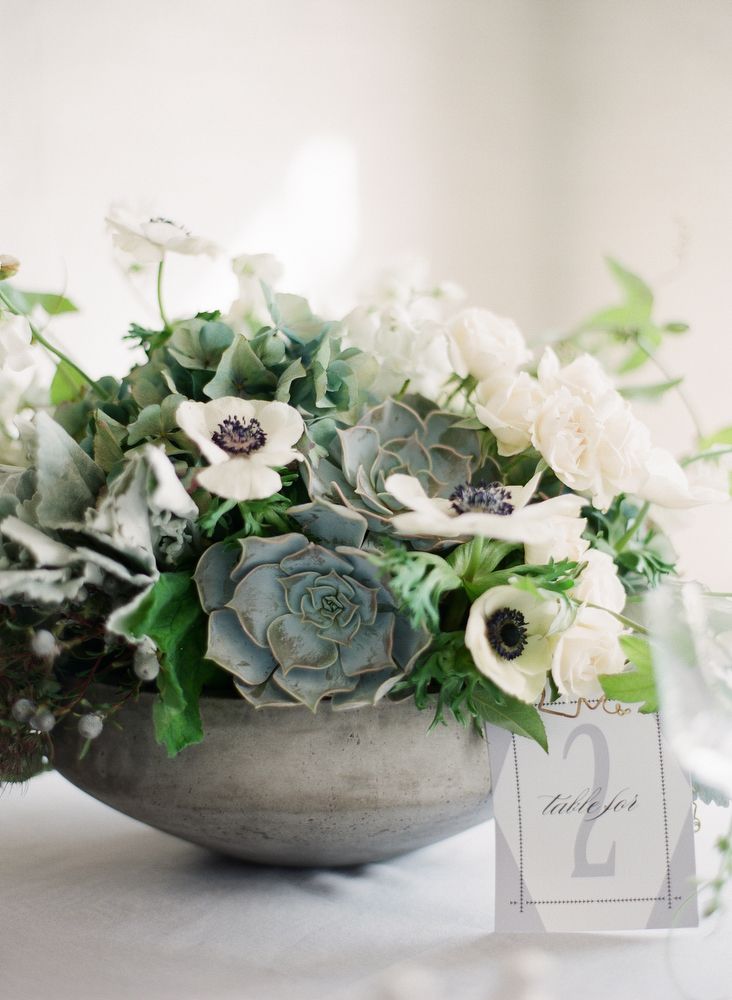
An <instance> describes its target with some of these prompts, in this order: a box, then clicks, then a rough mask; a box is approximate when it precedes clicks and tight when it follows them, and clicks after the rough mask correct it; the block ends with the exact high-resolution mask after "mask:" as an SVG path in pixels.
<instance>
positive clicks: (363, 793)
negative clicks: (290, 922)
mask: <svg viewBox="0 0 732 1000" xmlns="http://www.w3.org/2000/svg"><path fill="white" fill-rule="evenodd" d="M153 701H154V695H153V694H142V695H141V697H140V699H139V701H138V702H137V703H134V704H129V705H128V706H126V707H125V708H124V709H123V710H122V711H121V712H120V713H119V715H118V716H117V720H118V721H119V723H121V725H122V729H121V730H120V729H116V728H115V727H114V726H112V725H108V726H106V727H105V729H104V732H103V733H102V735H101V736H100V737H99V738H98V739H97V740H95V742H94V744H93V745H92V747H91V749H90V751H89V753H88V755H87V756H86V757H85V758H84V759H83V760H79V759H78V758H79V749H80V738H79V736H78V735H77V733H76V731H75V728H74V727H73V726H72V725H69V726H66V727H63V726H59V729H58V731H57V732H55V733H54V744H55V766H56V768H57V770H58V771H59V772H60V773H61V774H62V775H64V777H65V778H67V779H68V780H69V781H71V782H72V783H73V784H74V785H76V786H77V787H78V788H81V789H82V790H83V791H85V792H88V793H89V794H90V795H93V796H94V797H95V798H97V799H99V800H101V801H102V802H105V803H106V804H107V805H110V806H112V807H113V808H115V809H118V810H119V811H120V812H123V813H125V814H126V815H128V816H132V817H133V818H134V819H137V820H141V821H142V822H143V823H147V824H149V825H150V826H154V827H156V828H157V829H159V830H165V831H166V832H167V833H172V834H174V835H175V836H177V837H182V838H183V839H184V840H189V841H192V842H193V843H195V844H201V845H202V846H204V847H208V848H212V849H214V850H216V851H221V852H222V853H224V854H229V855H232V856H234V857H237V858H242V859H244V860H246V861H254V862H259V863H262V864H273V865H292V866H313V867H316V866H317V867H320V866H324V867H331V866H333V867H334V866H341V865H356V864H363V863H367V862H371V861H380V860H383V859H386V858H390V857H394V856H395V855H398V854H402V853H404V852H406V851H411V850H414V849H415V848H418V847H423V846H424V845H426V844H430V843H432V842H434V841H437V840H441V839H442V838H443V837H449V836H451V835H452V834H456V833H459V832H461V831H462V830H466V829H468V827H471V826H474V825H475V824H477V823H480V822H482V821H483V820H486V819H488V818H489V817H490V773H489V766H488V752H487V746H486V743H485V742H484V740H482V739H481V738H480V737H479V736H478V735H477V734H476V733H474V732H471V731H468V730H465V729H463V727H462V726H460V725H458V724H457V723H456V722H451V723H450V724H449V725H448V726H438V727H437V728H436V729H434V730H433V731H432V732H431V733H428V732H427V729H428V726H429V723H430V721H431V717H432V716H431V713H430V712H429V711H425V712H421V711H419V709H417V708H416V706H415V705H414V704H413V703H412V702H411V701H404V702H398V703H394V702H388V701H382V702H380V703H379V704H378V705H377V706H376V707H375V708H362V709H355V710H352V711H345V712H344V711H340V712H333V711H332V710H331V709H330V707H329V705H327V704H324V705H321V707H320V708H319V710H318V713H317V715H312V714H311V713H310V712H309V711H308V709H306V708H302V709H301V708H291V709H263V710H259V711H256V710H255V709H253V708H251V707H250V706H249V705H247V704H246V702H244V701H240V700H236V699H230V698H208V697H204V698H203V699H202V702H201V710H202V715H203V722H204V729H205V733H206V736H205V739H204V741H203V743H200V744H198V745H197V746H192V747H189V748H187V749H186V750H184V751H183V752H182V753H181V754H179V755H178V756H177V757H175V758H173V759H170V758H168V756H167V754H166V753H165V751H164V750H163V748H162V747H160V746H158V745H157V744H156V743H155V739H154V735H153V726H152V718H151V714H152V705H153Z"/></svg>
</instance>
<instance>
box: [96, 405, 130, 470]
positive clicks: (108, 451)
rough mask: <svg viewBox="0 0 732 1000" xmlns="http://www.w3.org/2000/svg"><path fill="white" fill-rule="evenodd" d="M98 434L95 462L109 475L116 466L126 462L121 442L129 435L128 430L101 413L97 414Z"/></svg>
mask: <svg viewBox="0 0 732 1000" xmlns="http://www.w3.org/2000/svg"><path fill="white" fill-rule="evenodd" d="M95 423H96V433H95V434H94V461H95V462H96V463H97V465H98V466H99V467H100V468H101V469H104V471H105V472H107V473H109V472H111V471H112V469H114V468H115V466H117V465H119V464H120V463H121V462H123V461H124V457H125V456H124V452H123V451H122V448H121V442H122V441H123V440H124V437H125V435H126V434H127V428H126V427H123V426H122V425H121V424H119V423H117V421H116V420H112V418H111V417H106V418H105V417H104V416H103V415H102V414H101V412H100V411H97V414H96V419H95Z"/></svg>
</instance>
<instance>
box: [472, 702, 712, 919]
mask: <svg viewBox="0 0 732 1000" xmlns="http://www.w3.org/2000/svg"><path fill="white" fill-rule="evenodd" d="M542 717H543V719H544V722H545V724H546V730H547V736H548V738H549V753H548V754H546V753H545V752H544V751H543V750H542V749H541V748H540V747H539V746H538V745H537V744H536V743H534V742H532V741H529V740H528V739H525V738H522V737H520V736H514V735H512V734H511V733H509V732H507V731H506V730H504V729H498V728H496V727H494V726H487V727H486V732H487V737H488V741H489V749H490V760H491V773H492V780H493V802H494V808H495V817H496V823H495V826H496V851H495V857H496V931H588V930H622V929H626V930H630V929H634V928H651V927H671V926H674V927H689V926H695V925H696V924H697V922H698V917H697V908H696V900H695V899H693V898H692V899H691V900H690V901H689V896H690V895H691V894H692V893H693V888H694V887H693V882H692V878H693V876H694V871H695V864H694V827H693V820H692V802H691V789H690V785H689V781H688V779H687V777H686V776H685V775H684V773H683V772H682V771H681V769H680V768H679V766H678V764H677V763H676V761H675V760H674V758H673V756H672V755H671V752H670V751H669V750H668V748H667V747H666V744H665V742H664V739H663V735H662V732H661V724H660V721H659V718H658V715H657V714H655V715H642V714H640V713H639V712H638V711H637V709H636V708H635V707H633V706H624V707H623V706H619V705H617V704H616V703H612V705H608V704H606V703H605V702H601V703H600V704H597V703H590V704H589V705H588V703H586V702H583V701H580V702H570V701H560V702H555V703H554V704H553V705H550V706H545V707H544V708H543V710H542ZM682 904H683V905H682Z"/></svg>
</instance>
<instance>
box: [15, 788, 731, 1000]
mask: <svg viewBox="0 0 732 1000" xmlns="http://www.w3.org/2000/svg"><path fill="white" fill-rule="evenodd" d="M702 818H703V824H702V831H701V833H700V834H699V835H698V838H697V850H698V854H699V856H700V865H699V867H700V869H701V871H702V872H706V873H710V872H711V869H712V864H713V860H714V859H713V856H712V850H711V843H712V841H713V838H714V836H715V834H716V833H717V832H719V830H721V829H722V825H723V823H725V822H726V816H725V814H724V812H723V811H722V810H714V809H708V810H705V811H704V812H703V814H702ZM491 835H492V828H491V824H485V825H484V826H481V827H477V828H476V829H474V830H471V831H469V832H467V833H464V834H461V835H460V836H459V837H454V838H452V839H451V840H448V841H443V842H442V843H441V844H436V845H434V846H432V847H430V848H427V849H425V850H422V851H418V852H415V853H413V854H411V855H407V856H405V857H403V858H400V859H398V860H396V861H391V862H388V863H383V864H377V865H369V866H367V867H364V868H361V869H357V870H351V871H306V870H298V871H291V870H289V871H288V870H285V869H270V868H261V867H256V866H248V865H243V864H241V863H236V862H233V861H229V860H226V859H224V858H221V857H218V856H216V855H213V854H210V853H208V852H207V851H204V850H202V849H199V848H197V847H193V846H191V845H189V844H186V843H184V842H182V841H179V840H176V839H174V838H173V837H169V836H167V835H165V834H163V833H158V832H157V831H155V830H151V829H149V828H147V827H145V826H142V825H141V824H139V823H137V822H135V821H133V820H130V819H127V818H126V817H125V816H121V815H119V814H117V813H115V812H113V811H112V810H111V809H108V808H107V807H105V806H103V805H101V804H99V803H97V802H95V801H94V800H92V799H90V798H88V797H87V796H85V795H83V794H82V793H81V792H79V791H77V790H76V789H75V788H73V787H72V786H71V785H69V784H67V783H66V782H65V781H64V780H63V779H62V778H61V777H60V776H58V775H55V774H51V775H44V776H43V777H41V778H39V779H36V780H35V781H33V782H32V783H31V784H30V786H28V787H26V788H25V789H23V790H20V789H15V788H14V789H6V790H5V791H4V792H3V794H2V796H0V997H1V998H2V1000H51V998H53V1000H65V998H67V997H68V998H71V997H75V998H77V1000H123V998H124V1000H133V998H134V1000H234V998H236V1000H281V998H286V1000H330V998H339V1000H340V998H344V1000H379V998H380V1000H433V998H434V1000H445V998H448V997H449V998H450V1000H488V998H493V997H495V998H498V997H500V998H501V1000H521V998H525V1000H529V997H530V998H531V1000H560V998H561V1000H575V998H580V997H582V998H588V1000H590V998H591V1000H605V998H607V1000H610V998H613V1000H614V998H617V997H622V998H623V1000H635V998H639V1000H640V998H643V1000H651V998H653V1000H655V998H662V1000H672V998H674V997H681V996H682V995H683V993H682V992H681V989H680V986H681V987H683V989H684V990H686V992H687V994H688V995H690V996H694V997H699V998H704V1000H717V998H719V997H725V998H727V997H732V916H728V917H726V918H725V920H724V921H723V922H722V923H719V922H714V921H712V922H709V923H707V924H706V925H704V926H703V927H702V928H701V929H700V930H697V931H676V932H674V933H673V934H672V935H669V934H668V933H666V932H659V931H656V932H643V933H624V934H612V935H610V934H603V935H600V934H595V935H593V934H573V935H570V934H562V935H552V936H538V935H536V936H533V935H532V936H530V937H529V936H526V935H496V934H493V933H492V912H491V911H492V901H491V878H490V874H489V869H490V858H491ZM522 969H524V970H531V972H530V973H529V972H528V971H527V972H525V973H523V972H521V970H522ZM522 977H524V978H528V979H531V978H532V977H533V979H534V982H535V985H534V987H532V988H531V989H529V988H528V987H527V989H526V990H525V991H524V989H523V988H521V987H520V986H519V981H521V980H522ZM679 984H680V985H679ZM532 989H533V992H532Z"/></svg>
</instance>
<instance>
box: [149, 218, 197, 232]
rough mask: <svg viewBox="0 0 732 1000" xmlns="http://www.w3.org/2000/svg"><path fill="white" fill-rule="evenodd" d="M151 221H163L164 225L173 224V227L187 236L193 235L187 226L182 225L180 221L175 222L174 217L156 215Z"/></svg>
mask: <svg viewBox="0 0 732 1000" xmlns="http://www.w3.org/2000/svg"><path fill="white" fill-rule="evenodd" d="M150 222H151V223H153V224H155V223H156V222H162V223H163V225H166V226H172V227H173V229H178V230H180V232H181V233H184V234H185V235H186V236H190V235H191V234H190V232H189V231H188V230H187V229H186V228H185V226H181V225H180V224H179V223H178V222H173V220H172V219H166V218H164V217H163V216H162V215H156V216H155V218H154V219H150Z"/></svg>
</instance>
